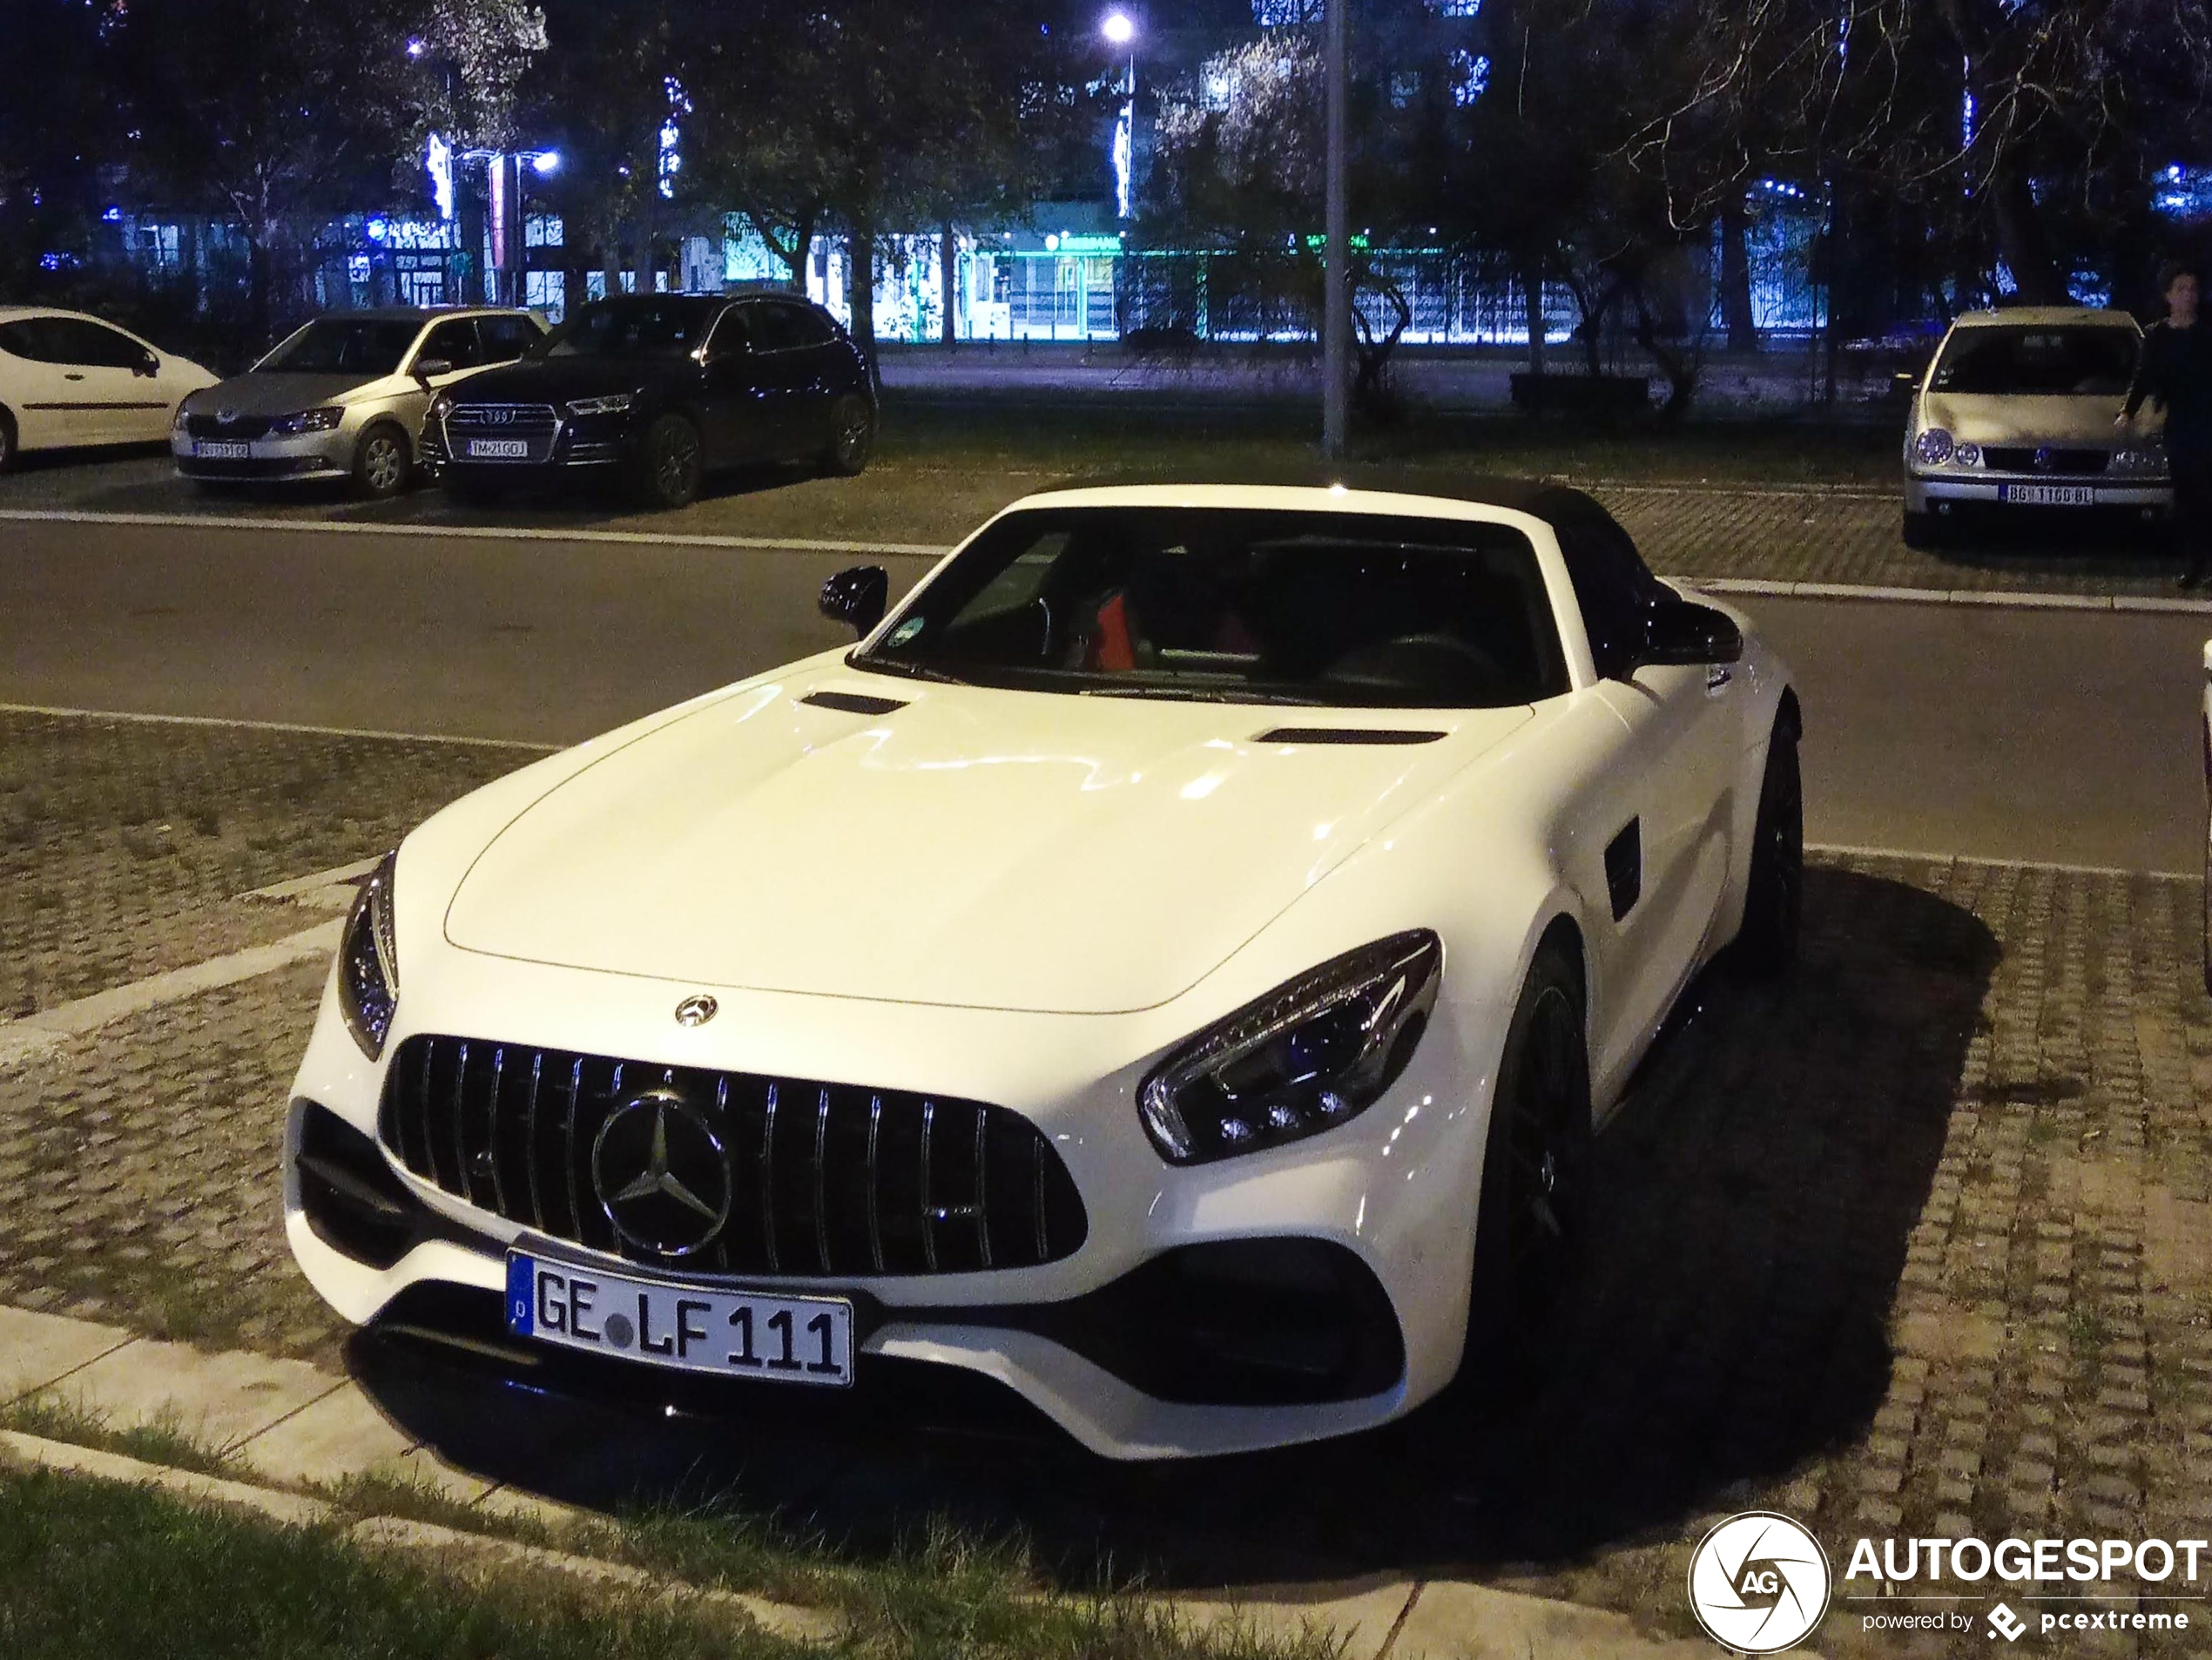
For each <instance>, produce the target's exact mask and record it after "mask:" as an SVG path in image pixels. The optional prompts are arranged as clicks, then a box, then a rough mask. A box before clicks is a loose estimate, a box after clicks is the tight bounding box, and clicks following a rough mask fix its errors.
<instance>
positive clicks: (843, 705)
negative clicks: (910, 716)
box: [799, 692, 907, 715]
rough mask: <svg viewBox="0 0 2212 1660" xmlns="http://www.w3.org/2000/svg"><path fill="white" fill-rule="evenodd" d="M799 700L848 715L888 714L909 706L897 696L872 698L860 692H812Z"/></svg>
mask: <svg viewBox="0 0 2212 1660" xmlns="http://www.w3.org/2000/svg"><path fill="white" fill-rule="evenodd" d="M799 702H801V703H811V704H813V705H814V707H815V708H817V709H835V710H837V711H839V712H840V713H843V714H848V715H887V714H890V713H892V712H894V711H896V710H900V709H903V708H905V707H906V706H907V705H905V704H904V703H903V702H901V701H900V699H899V698H871V697H869V696H867V694H866V693H864V692H808V693H807V694H806V696H805V697H803V698H800V699H799Z"/></svg>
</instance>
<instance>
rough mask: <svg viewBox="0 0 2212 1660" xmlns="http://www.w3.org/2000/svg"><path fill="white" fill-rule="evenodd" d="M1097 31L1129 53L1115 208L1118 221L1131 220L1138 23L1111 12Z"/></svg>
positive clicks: (1117, 122) (1119, 121)
mask: <svg viewBox="0 0 2212 1660" xmlns="http://www.w3.org/2000/svg"><path fill="white" fill-rule="evenodd" d="M1098 32H1099V33H1100V34H1102V35H1103V36H1105V37H1106V40H1107V43H1108V44H1109V45H1113V46H1116V47H1121V48H1124V49H1126V50H1127V51H1128V52H1129V75H1128V78H1127V79H1126V80H1124V81H1123V84H1122V91H1123V104H1122V112H1121V113H1120V114H1119V115H1118V116H1116V117H1115V118H1114V206H1115V209H1116V217H1117V218H1120V219H1129V218H1130V217H1131V216H1132V214H1133V213H1134V209H1135V192H1134V190H1133V188H1132V186H1133V182H1134V175H1135V172H1136V19H1135V18H1133V17H1130V15H1129V13H1127V12H1126V11H1109V12H1108V13H1107V14H1106V15H1105V16H1104V17H1102V18H1101V19H1099V23H1098Z"/></svg>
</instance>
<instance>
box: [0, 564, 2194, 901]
mask: <svg viewBox="0 0 2212 1660" xmlns="http://www.w3.org/2000/svg"><path fill="white" fill-rule="evenodd" d="M854 562H855V558H854V557H853V556H850V555H839V554H825V553H817V552H804V551H785V550H728V549H718V548H701V547H685V546H671V545H664V544H654V543H608V542H600V543H590V542H569V541H562V540H556V539H545V540H530V541H517V540H513V539H509V538H502V537H500V536H438V537H418V536H395V535H381V534H366V533H357V532H351V533H349V532H327V531H325V532H315V531H307V530H240V529H236V528H230V527H219V526H217V525H213V524H195V525H192V526H191V527H189V528H179V529H167V528H153V527H140V526H117V525H86V524H47V523H24V522H21V521H17V522H11V523H0V701H5V702H10V703H17V704H34V705H59V706H65V707H73V708H86V709H101V710H112V711H120V712H138V713H156V714H184V715H199V716H212V717H219V718H227V719H248V720H274V721H293V722H302V723H307V724H310V725H332V726H347V727H362V728H370V729H375V730H381V731H407V732H433V733H444V734H453V735H459V736H470V737H489V738H515V739H535V740H539V741H545V742H565V741H570V740H573V739H581V738H584V737H587V736H589V735H590V734H591V733H593V732H599V731H603V730H604V729H605V728H607V727H609V726H611V725H616V724H617V723H618V722H620V721H622V720H624V719H628V718H630V717H631V716H634V715H637V714H642V713H644V712H648V711H650V710H651V709H654V708H656V707H658V706H660V705H664V704H667V703H671V702H673V701H675V700H677V699H678V698H684V697H687V696H690V695H692V694H694V693H696V692H702V691H705V690H706V689H708V688H710V687H712V686H715V685H720V684H722V683H724V682H725V681H728V680H731V679H734V678H738V677H740V676H743V675H745V674H747V673H750V672H752V671H755V670H758V669H760V668H764V667H767V666H769V665H772V664H774V663H776V662H779V661H781V660H783V659H785V658H791V657H795V656H799V655H800V654H802V653H804V652H806V651H814V650H819V649H820V648H821V647H824V646H826V645H830V644H835V643H836V642H837V641H838V640H840V638H845V636H844V635H843V633H842V631H840V630H839V629H838V628H836V627H834V626H833V625H832V624H829V623H827V622H825V621H824V620H822V619H821V618H820V617H818V616H816V614H815V612H814V609H813V602H814V596H815V593H816V591H817V590H819V587H820V584H821V582H822V580H823V578H824V577H826V576H828V575H829V574H830V573H831V572H832V571H833V570H837V569H839V568H840V566H842V565H845V564H847V563H854ZM881 563H885V564H887V565H888V566H889V567H890V568H891V570H892V573H893V587H894V590H902V589H903V588H904V587H905V586H906V585H907V584H908V583H910V582H911V581H912V580H914V578H915V577H919V576H920V575H921V572H922V571H923V570H925V569H927V560H926V559H922V558H918V557H887V558H884V559H883V560H882V561H881ZM1750 609H1751V611H1753V612H1754V614H1755V615H1756V616H1757V618H1758V620H1759V621H1760V622H1761V624H1763V625H1764V626H1765V627H1766V628H1767V630H1768V631H1769V632H1770V634H1771V636H1772V637H1773V638H1775V639H1776V640H1777V642H1778V643H1779V644H1780V646H1781V648H1782V650H1783V651H1784V654H1785V655H1786V656H1787V657H1788V658H1789V659H1790V661H1791V664H1792V665H1793V667H1794V669H1795V670H1796V672H1797V678H1798V685H1799V688H1800V694H1801V696H1802V698H1803V699H1804V705H1805V711H1806V722H1807V732H1806V736H1805V747H1804V760H1805V773H1806V807H1807V826H1806V828H1807V833H1808V835H1809V836H1810V837H1811V839H1812V840H1817V841H1822V842H1828V843H1842V844H1846V845H1852V846H1864V847H1886V848H1895V849H1901V850H1905V851H1911V852H1917V853H1932V854H1973V855H1979V856H1982V857H1989V858H2000V859H2027V860H2054V861H2058V862H2063V863H2074V864H2091V865H2108V866H2114V867H2121V868H2126V869H2159V870H2173V871H2188V870H2193V869H2195V868H2196V867H2197V866H2198V864H2199V862H2200V860H2201V859H2202V852H2201V847H2202V843H2201V838H2202V815H2203V804H2202V783H2201V781H2200V780H2201V763H2200V759H2199V746H2198V739H2197V737H2196V724H2195V723H2196V714H2195V711H2196V707H2197V701H2198V697H2199V687H2200V685H2201V674H2202V670H2201V666H2200V665H2201V656H2200V654H2201V650H2202V641H2203V639H2204V637H2205V635H2206V634H2207V632H2208V631H2212V629H2208V622H2207V619H2205V618H2203V617H2192V616H2160V615H2155V614H2143V613H2096V612H2084V611H2039V610H2025V609H2023V610H2000V609H1993V608H1985V607H1979V606H1951V605H1920V604H1898V603H1888V602H1869V601H1845V602H1838V601H1795V600H1793V601H1783V600H1766V601H1760V602H1757V603H1756V604H1753V605H1752V606H1751V607H1750Z"/></svg>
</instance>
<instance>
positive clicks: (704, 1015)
mask: <svg viewBox="0 0 2212 1660" xmlns="http://www.w3.org/2000/svg"><path fill="white" fill-rule="evenodd" d="M721 1007H722V1005H721V1004H720V1003H718V1002H715V1001H714V999H713V998H711V997H710V996H708V995H705V993H704V992H702V993H700V994H699V995H697V996H693V997H686V998H685V999H684V1001H683V1002H680V1003H678V1004H677V1005H676V1023H677V1024H678V1026H704V1025H705V1024H706V1023H707V1022H709V1021H711V1020H712V1019H713V1018H714V1011H715V1010H716V1009H719V1008H721Z"/></svg>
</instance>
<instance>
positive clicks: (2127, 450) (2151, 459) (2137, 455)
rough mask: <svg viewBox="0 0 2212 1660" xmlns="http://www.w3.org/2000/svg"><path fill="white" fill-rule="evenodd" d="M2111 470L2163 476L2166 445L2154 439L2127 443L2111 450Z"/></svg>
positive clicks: (2139, 474)
mask: <svg viewBox="0 0 2212 1660" xmlns="http://www.w3.org/2000/svg"><path fill="white" fill-rule="evenodd" d="M2112 470H2113V471H2114V472H2115V473H2134V474H2135V475H2136V476H2139V477H2141V476H2155V477H2163V476H2165V472H2166V446H2165V445H2164V444H2162V443H2161V442H2158V440H2156V439H2155V438H2154V439H2150V440H2148V441H2147V442H2142V443H2136V444H2128V445H2125V446H2123V447H2122V448H2121V449H2116V450H2114V452H2113V456H2112Z"/></svg>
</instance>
